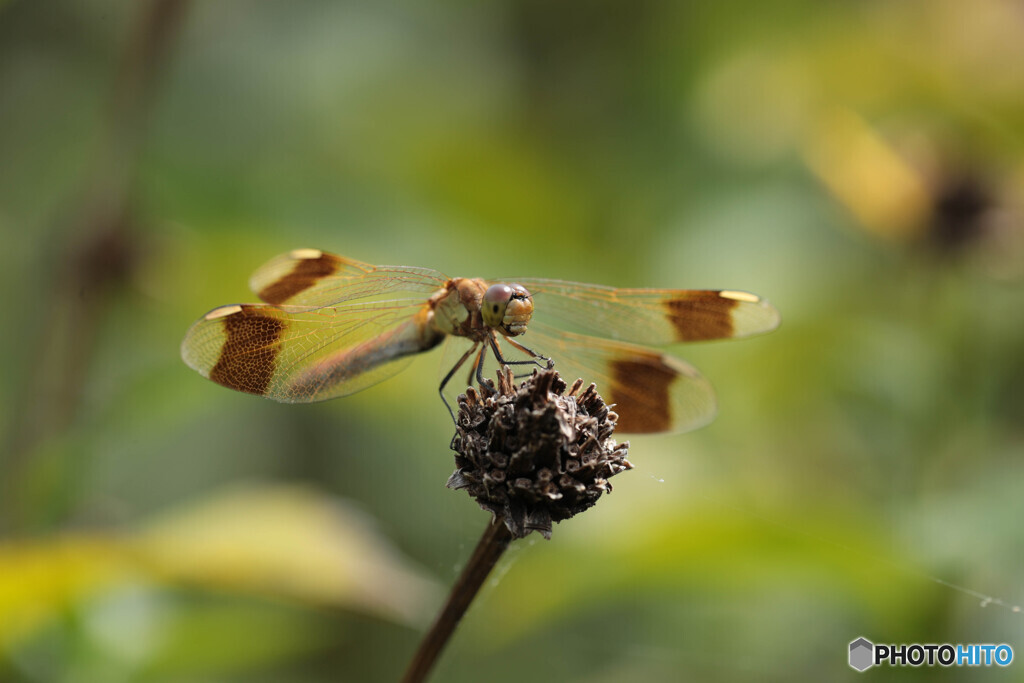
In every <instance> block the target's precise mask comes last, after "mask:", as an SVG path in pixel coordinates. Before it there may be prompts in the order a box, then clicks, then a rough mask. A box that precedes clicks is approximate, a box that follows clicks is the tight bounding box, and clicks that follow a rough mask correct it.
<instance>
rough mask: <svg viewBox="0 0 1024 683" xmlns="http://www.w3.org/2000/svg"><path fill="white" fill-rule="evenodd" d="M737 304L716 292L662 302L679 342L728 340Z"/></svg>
mask: <svg viewBox="0 0 1024 683" xmlns="http://www.w3.org/2000/svg"><path fill="white" fill-rule="evenodd" d="M738 303H739V302H738V301H736V300H735V299H729V298H726V297H723V296H720V295H719V294H718V292H701V293H696V294H693V295H691V296H688V297H686V298H682V299H669V300H668V301H666V302H665V308H666V309H667V310H668V319H669V321H670V322H671V323H672V325H673V326H674V327H675V328H676V338H677V339H678V340H679V341H687V342H689V341H704V340H706V339H728V338H729V337H731V336H733V324H732V311H733V309H734V308H736V306H737V304H738Z"/></svg>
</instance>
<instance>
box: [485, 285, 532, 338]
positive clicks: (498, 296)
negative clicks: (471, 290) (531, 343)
mask: <svg viewBox="0 0 1024 683" xmlns="http://www.w3.org/2000/svg"><path fill="white" fill-rule="evenodd" d="M480 314H481V316H482V317H483V320H484V324H485V325H487V326H488V327H493V328H496V329H499V330H501V331H502V332H503V333H505V334H507V335H508V336H510V337H515V336H516V335H519V334H522V333H523V332H526V325H527V324H528V323H529V322H530V317H531V316H532V315H533V299H532V298H531V297H530V293H529V292H528V291H526V287H523V286H522V285H491V286H490V287H489V288H488V289H487V291H486V292H485V293H484V300H483V302H482V303H481V305H480Z"/></svg>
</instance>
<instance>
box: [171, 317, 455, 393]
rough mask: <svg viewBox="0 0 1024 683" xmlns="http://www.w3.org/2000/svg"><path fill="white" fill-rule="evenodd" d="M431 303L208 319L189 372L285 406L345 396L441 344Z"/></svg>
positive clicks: (184, 347)
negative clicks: (428, 313) (428, 314)
mask: <svg viewBox="0 0 1024 683" xmlns="http://www.w3.org/2000/svg"><path fill="white" fill-rule="evenodd" d="M424 309H425V303H424V302H423V301H422V300H421V299H405V300H396V301H386V302H370V303H365V304H346V305H342V306H334V307H326V308H318V309H315V310H309V309H307V308H304V307H302V306H271V305H267V304H234V305H231V306H221V307H219V308H215V309H214V310H212V311H210V312H209V313H207V314H206V315H205V316H203V317H202V318H200V319H199V320H197V321H196V322H195V324H193V325H192V327H191V328H190V329H189V331H188V333H187V334H186V335H185V339H184V341H183V342H182V344H181V355H182V358H183V359H184V360H185V363H187V364H188V365H189V367H191V368H193V369H195V370H196V371H198V372H199V373H200V374H201V375H203V376H204V377H207V378H209V379H211V380H213V381H214V382H217V383H218V384H222V385H224V386H226V387H229V388H231V389H236V390H238V391H244V392H247V393H250V394H257V395H260V396H266V397H267V398H271V399H274V400H275V401H282V402H285V403H310V402H314V401H323V400H326V399H329V398H335V397H337V396H345V395H347V394H351V393H354V392H356V391H359V390H361V389H364V388H366V387H368V386H370V385H372V384H375V383H377V382H379V381H381V380H383V379H385V378H387V377H390V376H391V375H393V374H395V373H396V372H398V371H399V370H401V369H402V368H404V367H405V366H406V365H407V364H408V362H409V360H411V356H412V354H415V353H418V352H420V351H425V350H427V349H429V348H431V347H432V346H434V345H436V344H437V343H439V342H440V341H441V336H440V333H437V332H436V331H433V330H432V328H430V327H429V326H427V325H425V324H424V315H423V313H424Z"/></svg>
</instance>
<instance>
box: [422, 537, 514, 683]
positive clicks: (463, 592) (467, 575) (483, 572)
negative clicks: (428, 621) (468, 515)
mask: <svg viewBox="0 0 1024 683" xmlns="http://www.w3.org/2000/svg"><path fill="white" fill-rule="evenodd" d="M511 540H512V534H511V533H510V532H509V530H508V527H506V526H505V524H504V523H503V522H501V521H500V520H492V521H491V523H490V524H488V525H487V529H485V530H484V534H483V536H481V537H480V541H479V542H478V543H477V544H476V550H474V551H473V556H472V557H470V558H469V562H468V563H467V564H466V566H465V568H464V569H463V570H462V574H460V575H459V578H458V580H457V581H456V582H455V585H454V586H452V591H451V593H449V594H448V600H447V602H445V604H444V607H443V608H442V609H441V612H440V613H439V614H438V615H437V619H436V620H435V621H434V624H433V626H431V627H430V631H428V632H427V635H426V636H424V637H423V640H422V641H420V646H419V649H417V650H416V654H415V655H413V658H412V661H410V662H409V668H408V669H406V671H405V676H403V677H402V683H421V682H422V681H425V680H426V679H427V675H428V674H429V673H430V670H431V668H433V666H434V663H435V662H436V661H437V658H438V657H439V656H440V655H441V651H442V650H443V649H444V646H445V645H447V644H448V640H449V639H450V638H451V636H452V633H454V631H455V627H456V626H458V625H459V621H461V620H462V616H463V615H464V614H465V613H466V610H467V609H469V605H470V604H471V603H472V602H473V598H475V597H476V594H477V592H478V591H479V590H480V586H482V585H483V583H484V580H485V579H486V578H487V576H488V574H490V573H491V570H492V569H494V565H496V564H497V563H498V559H499V558H501V555H502V553H504V552H505V549H506V548H508V544H509V542H510V541H511Z"/></svg>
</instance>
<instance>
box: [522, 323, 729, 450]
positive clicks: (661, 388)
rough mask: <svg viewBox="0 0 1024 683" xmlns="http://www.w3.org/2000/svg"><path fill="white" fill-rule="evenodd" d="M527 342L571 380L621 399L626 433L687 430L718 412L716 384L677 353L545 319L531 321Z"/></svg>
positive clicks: (614, 400)
mask: <svg viewBox="0 0 1024 683" xmlns="http://www.w3.org/2000/svg"><path fill="white" fill-rule="evenodd" d="M522 342H523V343H524V344H527V345H528V346H529V347H530V348H531V349H532V350H534V351H536V352H538V353H542V354H544V355H546V356H549V357H551V358H552V359H554V361H555V369H556V370H558V372H559V374H561V375H562V377H563V379H565V381H566V382H569V383H570V384H571V383H572V382H573V381H575V380H576V378H581V379H583V381H584V382H585V383H588V384H589V383H590V382H593V383H594V384H596V385H597V389H598V392H599V393H600V394H601V396H602V397H603V398H604V400H605V401H606V402H608V403H609V404H611V403H614V404H615V408H614V410H615V412H616V413H618V414H619V427H618V428H619V430H620V431H622V432H629V433H633V434H645V433H656V432H685V431H689V430H691V429H696V428H697V427H701V426H703V425H705V424H707V423H709V422H710V421H711V420H712V419H713V418H714V416H715V413H716V411H717V406H716V402H715V392H714V389H712V387H711V383H710V382H708V381H707V380H706V379H705V378H704V377H703V376H702V375H701V374H700V373H699V372H697V370H696V369H694V368H693V367H691V366H690V365H687V364H686V363H684V362H683V361H681V360H679V359H677V358H673V357H672V356H669V355H666V354H663V353H658V352H656V351H652V350H650V349H645V348H643V347H640V346H634V345H633V344H627V343H623V342H618V341H611V340H606V339H597V338H594V337H588V336H585V335H579V334H574V333H571V332H566V331H563V330H558V329H555V328H551V327H549V326H547V325H544V324H543V323H542V324H540V325H538V326H536V328H535V326H534V325H533V324H531V326H530V329H529V331H528V332H527V334H525V335H524V336H523V338H522Z"/></svg>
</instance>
